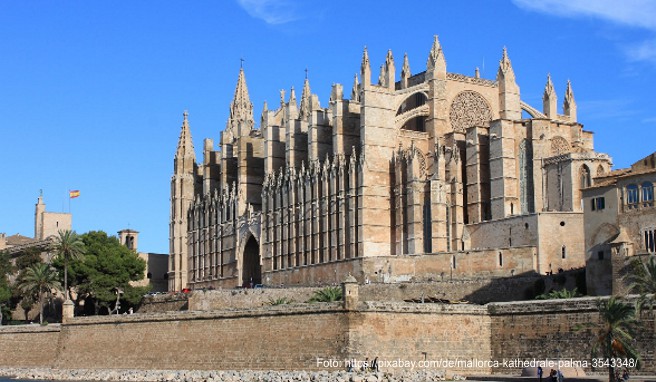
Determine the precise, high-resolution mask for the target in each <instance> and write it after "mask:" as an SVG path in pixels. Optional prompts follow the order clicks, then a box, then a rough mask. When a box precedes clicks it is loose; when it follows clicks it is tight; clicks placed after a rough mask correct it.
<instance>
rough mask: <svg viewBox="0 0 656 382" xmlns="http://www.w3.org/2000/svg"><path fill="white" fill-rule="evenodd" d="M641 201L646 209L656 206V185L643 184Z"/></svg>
mask: <svg viewBox="0 0 656 382" xmlns="http://www.w3.org/2000/svg"><path fill="white" fill-rule="evenodd" d="M640 196H641V200H642V203H643V205H644V206H645V207H650V206H653V205H654V185H653V183H651V182H644V183H643V184H642V192H641V195H640Z"/></svg>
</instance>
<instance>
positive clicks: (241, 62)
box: [239, 57, 246, 69]
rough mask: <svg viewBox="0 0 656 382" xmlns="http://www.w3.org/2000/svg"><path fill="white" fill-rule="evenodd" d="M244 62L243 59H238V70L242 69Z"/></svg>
mask: <svg viewBox="0 0 656 382" xmlns="http://www.w3.org/2000/svg"><path fill="white" fill-rule="evenodd" d="M244 61H246V60H244V58H243V57H242V58H240V59H239V69H244Z"/></svg>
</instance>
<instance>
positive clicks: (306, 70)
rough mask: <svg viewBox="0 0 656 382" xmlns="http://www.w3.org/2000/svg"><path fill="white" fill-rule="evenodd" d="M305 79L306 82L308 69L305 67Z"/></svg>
mask: <svg viewBox="0 0 656 382" xmlns="http://www.w3.org/2000/svg"><path fill="white" fill-rule="evenodd" d="M305 79H306V80H307V79H308V68H307V67H306V68H305Z"/></svg>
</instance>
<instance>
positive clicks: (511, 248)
mask: <svg viewBox="0 0 656 382" xmlns="http://www.w3.org/2000/svg"><path fill="white" fill-rule="evenodd" d="M371 66H372V65H371V63H370V60H369V54H368V52H367V50H366V48H365V50H364V52H363V55H362V62H361V65H360V73H359V76H358V75H356V76H355V78H354V80H353V85H352V88H351V90H350V91H349V92H347V93H346V94H344V93H345V92H344V89H343V86H342V85H340V84H334V85H333V87H332V90H331V95H330V99H329V100H328V102H327V104H326V106H322V105H321V104H320V102H319V98H318V96H317V95H315V94H312V91H311V89H310V83H309V80H308V79H307V78H306V79H305V83H304V86H303V89H302V92H301V95H300V100H297V96H296V92H295V91H294V89H293V88H292V89H291V90H290V91H289V93H288V94H285V92H284V91H281V94H280V103H279V105H276V107H275V108H271V109H270V108H269V106H268V105H267V104H266V103H265V104H264V107H263V111H262V115H261V118H260V121H259V128H258V127H257V126H256V123H255V119H254V116H253V104H252V102H251V100H250V97H249V94H248V88H247V86H246V77H245V73H244V70H243V68H242V69H241V70H240V71H239V76H238V78H237V86H236V89H235V93H234V98H233V100H232V102H231V104H230V116H229V119H228V121H227V124H226V127H225V129H224V130H223V131H222V132H221V136H220V140H219V142H218V145H216V147H215V144H214V141H213V140H212V139H205V140H204V142H203V159H202V162H197V160H196V156H195V152H194V145H193V142H192V137H191V130H190V125H189V121H188V115H187V113H186V112H185V113H184V118H183V121H182V128H181V132H180V138H179V141H178V146H177V151H176V153H175V157H174V170H173V177H172V179H171V215H170V257H169V272H168V282H169V290H172V291H179V290H182V289H184V288H191V289H197V288H211V287H216V288H230V287H239V286H250V287H252V286H256V285H258V284H264V285H270V286H278V285H287V286H290V285H325V284H334V283H337V282H339V281H341V280H343V279H344V278H345V277H346V276H347V275H348V274H350V275H352V276H354V277H355V278H356V279H357V280H358V281H359V282H403V281H430V280H444V279H445V278H447V279H458V278H477V277H506V276H514V275H521V274H530V273H532V274H536V273H538V274H545V273H552V272H557V271H561V270H568V269H576V268H582V267H584V266H585V247H584V245H585V244H584V239H583V237H584V234H583V207H582V205H581V200H582V189H584V188H586V187H588V186H590V185H591V179H592V178H593V177H597V176H601V175H603V174H605V173H608V172H609V171H610V168H611V160H610V158H609V157H608V156H607V155H605V154H601V153H597V152H595V151H594V148H593V134H592V133H591V132H589V131H585V130H583V126H582V125H581V124H580V123H579V122H578V120H577V106H576V101H575V99H574V93H573V90H572V86H571V84H570V83H569V82H568V83H567V85H566V88H565V92H564V97H563V103H562V113H559V112H558V103H557V94H556V90H555V87H554V85H553V83H552V82H551V79H550V77H549V76H547V78H546V86H545V89H544V95H543V105H542V111H539V110H538V109H537V108H535V107H533V106H531V105H529V104H527V103H525V102H524V101H523V100H522V99H521V96H520V88H519V85H518V83H517V81H516V78H515V74H514V71H513V67H512V64H511V61H510V58H509V56H508V52H507V51H506V49H504V50H503V53H502V56H501V60H500V62H499V67H498V71H497V76H496V79H495V80H490V79H484V78H481V77H480V75H479V72H478V70H476V71H475V73H474V75H473V76H469V75H464V74H457V73H450V72H448V71H447V64H446V59H445V54H444V51H443V50H442V47H441V45H440V43H439V40H438V38H437V37H435V39H434V41H433V45H432V47H431V48H430V51H429V53H428V59H427V61H426V66H425V68H423V70H422V71H420V72H418V73H416V74H413V73H412V72H411V69H410V63H409V59H408V57H407V56H405V57H404V58H403V61H402V64H401V70H400V73H399V75H400V77H399V78H397V67H396V63H395V59H394V57H393V54H392V52H391V51H389V52H387V55H386V57H385V58H384V63H383V64H382V65H381V66H380V72H379V74H378V79H377V81H372V69H371Z"/></svg>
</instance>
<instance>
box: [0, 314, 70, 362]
mask: <svg viewBox="0 0 656 382" xmlns="http://www.w3.org/2000/svg"><path fill="white" fill-rule="evenodd" d="M60 330H61V326H60V325H59V324H50V325H45V326H41V325H37V324H31V325H11V326H0V344H1V345H0V349H2V350H1V351H0V365H10V366H15V367H39V366H46V365H51V364H52V363H53V362H54V360H55V359H56V358H57V355H58V353H59V333H60Z"/></svg>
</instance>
